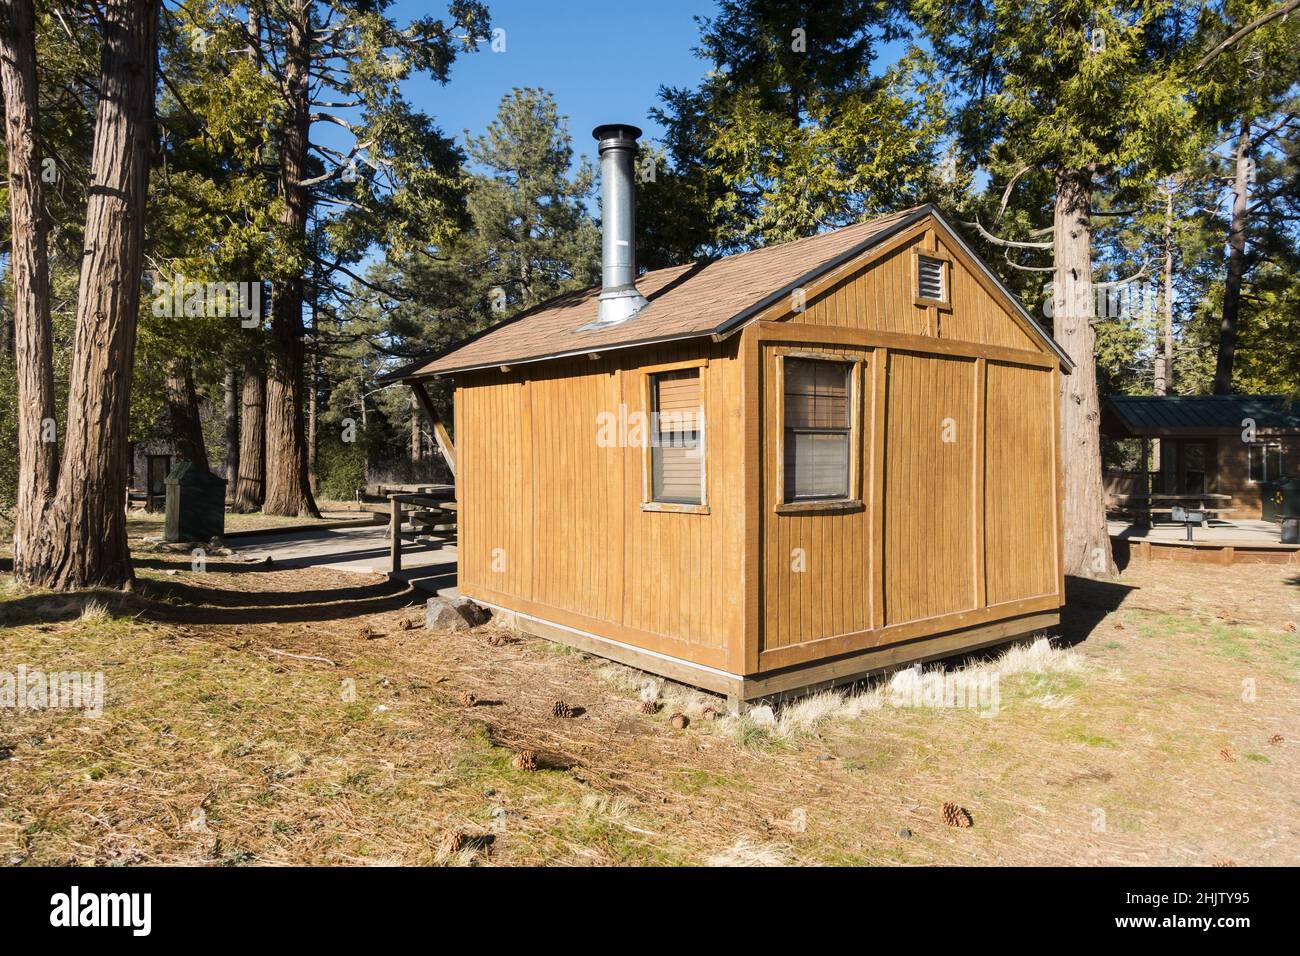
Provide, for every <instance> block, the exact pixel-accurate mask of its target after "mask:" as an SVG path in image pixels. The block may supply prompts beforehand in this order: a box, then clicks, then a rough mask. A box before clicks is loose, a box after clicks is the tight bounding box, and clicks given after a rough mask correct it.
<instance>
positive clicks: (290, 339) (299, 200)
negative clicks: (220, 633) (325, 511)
mask: <svg viewBox="0 0 1300 956" xmlns="http://www.w3.org/2000/svg"><path fill="white" fill-rule="evenodd" d="M310 7H311V4H310V3H309V2H308V0H294V4H293V9H292V12H291V13H290V15H289V17H288V22H287V23H286V25H285V34H286V40H285V55H284V73H285V88H286V95H287V98H288V104H287V105H288V116H287V119H286V121H285V126H284V135H283V140H282V142H281V144H280V196H281V198H282V199H283V200H284V215H283V216H282V217H281V220H280V221H281V223H282V224H283V225H284V226H285V227H286V228H287V231H288V232H289V234H291V235H293V236H294V237H296V238H297V240H298V241H299V242H300V243H302V244H303V245H304V246H305V245H306V237H307V190H306V189H305V188H304V187H303V185H302V180H303V179H304V178H305V176H306V170H307V131H308V127H309V125H310V108H311V103H310V96H309V92H308V83H309V79H310V77H309V68H310V65H311V49H310V43H311V18H310V15H309V13H310ZM302 305H303V276H302V272H301V271H299V272H298V273H297V274H296V275H292V276H286V277H283V278H281V279H279V280H278V281H277V282H276V285H275V292H274V294H273V295H272V302H271V338H272V343H271V351H270V355H269V361H268V362H267V373H266V500H265V501H264V502H262V510H263V511H264V512H266V513H267V514H273V515H311V516H313V517H319V516H320V512H319V511H318V510H317V509H316V502H315V500H314V499H313V498H312V493H311V487H310V485H309V484H308V482H307V442H306V436H305V430H304V428H303V421H302V418H303V415H302V413H303V387H302V368H303V341H302Z"/></svg>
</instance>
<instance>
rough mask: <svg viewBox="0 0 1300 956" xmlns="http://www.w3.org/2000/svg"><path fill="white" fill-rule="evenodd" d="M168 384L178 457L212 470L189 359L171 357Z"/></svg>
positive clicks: (170, 413)
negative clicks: (209, 465) (209, 464)
mask: <svg viewBox="0 0 1300 956" xmlns="http://www.w3.org/2000/svg"><path fill="white" fill-rule="evenodd" d="M165 386H166V392H167V411H168V415H169V417H170V418H171V425H172V441H174V442H175V443H176V451H177V453H178V455H179V457H180V458H181V459H183V460H185V461H190V462H193V463H194V464H196V465H198V466H199V467H200V468H202V469H203V470H204V471H209V470H210V468H209V467H208V448H207V444H206V443H205V442H204V440H203V421H202V419H200V417H199V400H198V396H197V395H196V394H195V393H194V375H193V373H192V372H191V370H190V362H189V359H184V358H173V359H171V360H170V361H168V363H167V379H166V383H165Z"/></svg>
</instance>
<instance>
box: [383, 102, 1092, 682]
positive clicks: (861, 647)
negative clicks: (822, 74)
mask: <svg viewBox="0 0 1300 956" xmlns="http://www.w3.org/2000/svg"><path fill="white" fill-rule="evenodd" d="M608 129H609V128H602V129H601V130H598V131H597V133H598V134H600V133H601V132H605V133H606V140H602V143H601V146H602V150H601V160H602V175H603V180H604V181H603V200H604V201H603V204H602V208H603V209H604V210H605V223H604V228H605V230H606V234H605V240H606V248H605V254H606V261H605V265H606V271H605V277H604V278H605V282H604V286H603V287H602V289H592V290H589V291H585V292H579V293H574V294H570V295H566V296H563V297H561V298H558V299H556V300H554V301H551V302H549V303H546V304H544V305H542V306H539V307H537V308H535V309H532V310H531V311H528V312H526V313H524V314H521V315H519V316H516V317H514V318H511V319H509V320H507V321H505V322H503V323H501V324H500V325H497V326H495V327H493V328H491V329H489V330H487V331H486V332H485V333H482V334H480V335H478V336H476V337H475V338H473V339H472V340H470V341H468V342H465V343H463V344H461V345H459V346H458V347H455V348H453V349H451V350H450V351H448V352H447V353H446V354H443V355H441V356H438V357H436V358H434V359H433V360H431V361H428V362H426V363H424V364H421V365H417V366H415V367H412V368H410V369H408V370H406V372H405V376H404V377H405V380H407V381H408V382H410V383H411V384H412V385H414V386H416V388H417V392H418V393H423V392H424V391H425V390H424V388H423V383H424V382H425V381H426V380H427V379H430V378H442V377H450V378H452V379H454V383H455V421H454V440H455V455H456V485H457V493H456V497H457V502H458V508H459V519H458V520H459V541H458V560H459V579H458V587H459V590H460V591H461V593H463V594H464V595H466V596H468V597H470V598H472V599H473V600H475V601H477V602H479V603H481V604H484V605H487V606H489V607H491V608H493V609H494V610H495V611H496V612H497V613H499V614H500V613H503V614H506V615H508V618H509V619H511V620H512V621H513V622H514V623H515V624H516V625H517V626H518V627H520V628H522V629H524V630H527V631H530V632H533V633H536V634H538V635H541V636H543V637H546V638H549V639H552V640H555V641H559V642H562V643H565V644H570V645H574V646H577V647H580V648H582V649H584V650H587V651H590V652H593V653H595V654H597V655H601V656H604V657H607V658H611V659H614V660H617V661H621V662H624V663H627V664H629V665H632V666H635V667H638V668H642V669H644V670H648V671H651V672H655V673H658V674H661V675H663V676H666V677H668V678H671V679H674V680H678V681H682V682H685V683H689V684H693V685H696V686H699V687H703V688H706V689H709V690H712V691H716V692H719V693H723V694H726V695H728V696H729V698H731V700H732V701H733V702H739V701H744V700H751V699H755V698H758V697H763V696H768V695H772V694H778V693H784V692H788V691H792V690H797V689H803V688H807V687H811V686H814V685H827V684H833V683H843V682H847V681H849V680H851V679H855V678H858V677H861V676H863V675H864V674H866V673H869V672H871V671H874V670H878V669H881V668H884V667H890V666H894V665H898V664H902V663H906V662H911V661H921V660H927V659H933V658H938V657H943V656H947V655H952V654H957V653H961V652H965V651H969V650H971V649H974V648H978V647H981V646H986V645H991V644H995V643H1000V642H1004V641H1007V640H1010V639H1012V638H1015V637H1018V636H1022V635H1027V634H1030V633H1033V632H1036V631H1041V630H1044V629H1048V628H1051V627H1053V626H1054V625H1056V624H1057V623H1058V621H1059V609H1060V607H1061V604H1062V603H1063V600H1064V588H1063V574H1062V556H1061V555H1062V551H1061V533H1062V532H1061V515H1062V509H1061V494H1062V492H1061V471H1060V462H1061V454H1060V452H1061V448H1060V426H1059V422H1060V415H1059V413H1058V394H1059V392H1060V388H1059V385H1060V376H1061V375H1062V374H1063V373H1065V372H1068V371H1069V368H1070V364H1069V360H1068V359H1067V358H1066V356H1065V355H1064V354H1063V353H1062V352H1061V351H1060V349H1059V348H1058V347H1057V346H1056V345H1055V343H1054V342H1053V341H1052V340H1051V338H1050V337H1049V336H1048V335H1046V334H1045V333H1044V332H1043V331H1042V329H1040V328H1039V326H1038V325H1037V324H1036V323H1035V321H1034V320H1033V319H1032V318H1031V317H1030V315H1029V314H1028V313H1027V312H1026V311H1025V309H1024V308H1023V307H1022V306H1021V305H1020V303H1019V302H1018V301H1017V300H1016V299H1015V298H1014V296H1012V295H1011V294H1010V293H1009V292H1008V291H1007V290H1006V289H1005V288H1004V287H1003V286H1002V285H1001V283H1000V282H999V281H998V279H997V278H996V277H995V276H994V274H993V273H992V272H991V271H990V270H989V269H988V268H987V267H986V266H985V265H984V264H983V263H982V262H981V261H980V260H979V258H978V257H977V256H976V255H975V254H974V253H973V252H972V251H971V249H970V248H969V247H968V246H967V245H966V243H965V242H963V240H962V239H961V237H960V236H959V235H958V234H957V233H956V231H955V230H954V229H953V228H952V227H951V226H950V225H949V223H947V222H946V221H945V220H944V218H943V217H942V216H941V215H940V214H939V212H938V211H937V210H935V209H934V208H932V207H930V206H923V207H920V208H916V209H909V210H907V211H904V212H900V213H897V214H895V215H890V216H885V217H883V218H880V219H875V220H872V221H870V222H864V223H861V224H858V225H853V226H848V227H846V228H843V229H838V230H835V231H833V232H827V233H824V234H822V235H818V236H814V237H811V238H807V239H801V240H798V241H795V242H790V243H787V244H784V245H779V246H772V247H767V248H763V249H759V250H756V251H752V252H746V253H742V254H740V255H734V256H729V257H726V258H722V259H718V260H715V261H712V262H707V263H695V264H691V265H684V266H680V267H676V268H669V269H661V270H657V271H653V272H647V273H644V274H641V275H639V276H637V275H636V273H635V271H628V270H627V266H628V264H629V263H628V262H627V261H626V260H623V261H616V262H614V263H613V265H614V267H615V268H614V269H613V281H611V268H610V266H611V263H610V256H611V255H613V256H615V257H617V256H618V255H619V254H620V251H624V252H628V251H629V246H630V241H629V240H630V238H631V237H630V233H629V234H627V237H626V238H624V237H622V236H620V235H619V234H618V232H617V229H618V228H619V226H618V223H617V222H615V224H614V226H611V219H617V217H616V215H615V213H616V212H617V208H616V204H617V200H618V196H617V195H616V196H614V197H613V199H612V200H611V196H610V186H611V182H610V180H611V176H612V175H618V173H619V170H618V169H617V167H616V166H615V168H613V169H612V170H611V166H612V165H613V164H612V163H611V162H610V157H609V155H608V154H607V150H606V141H607V140H608V138H609V136H610V134H609V133H608ZM619 129H623V130H627V129H628V128H619ZM632 132H636V131H635V130H632ZM609 151H610V152H613V149H612V148H611V149H610V150H609ZM620 158H622V157H619V156H615V157H614V159H615V160H618V159H620ZM625 218H626V219H628V220H630V218H631V217H630V215H629V216H626V217H625ZM624 226H625V227H626V228H628V229H629V230H630V222H626V223H624ZM612 230H613V231H614V233H615V234H614V240H613V241H612V242H611V241H610V240H611V235H610V233H611V231H612ZM628 258H629V259H630V258H631V256H630V254H629V255H628ZM619 269H623V270H624V271H623V272H622V273H620V272H619V271H618V270H619ZM620 275H621V276H623V277H625V278H626V277H629V276H630V277H631V278H632V279H633V280H634V285H635V293H636V295H637V296H638V297H639V296H643V297H644V300H643V302H642V304H639V305H637V307H636V308H635V310H634V311H633V312H632V314H631V315H630V316H627V317H623V315H622V314H621V312H623V311H626V308H625V306H626V304H627V303H626V301H625V300H626V299H627V297H628V295H629V292H628V283H627V282H623V283H619V282H618V281H617V280H618V278H619V277H620ZM610 299H613V300H615V301H614V302H613V304H614V306H615V309H614V314H615V318H614V319H613V320H609V321H602V320H603V319H604V318H605V312H604V306H605V305H606V304H608V300H610ZM603 300H604V301H603ZM634 304H635V303H634Z"/></svg>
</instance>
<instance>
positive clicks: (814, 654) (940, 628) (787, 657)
mask: <svg viewBox="0 0 1300 956" xmlns="http://www.w3.org/2000/svg"><path fill="white" fill-rule="evenodd" d="M1060 606H1061V602H1060V600H1059V599H1058V597H1057V596H1056V595H1055V594H1044V595H1039V596H1038V597H1032V598H1024V599H1021V600H1017V601H1008V602H1006V603H1004V604H994V605H991V606H988V607H978V608H969V609H967V610H964V611H955V612H953V613H951V614H942V615H938V616H936V617H923V618H918V619H916V620H913V621H900V622H899V623H897V624H889V625H885V626H884V627H879V628H872V629H870V630H865V631H856V632H854V633H852V634H834V635H830V636H828V637H821V638H817V639H816V640H812V641H804V642H803V643H800V644H790V645H787V646H786V647H774V648H772V649H770V650H763V651H760V652H759V655H758V659H759V673H767V672H769V671H773V670H780V669H782V668H785V667H795V666H798V665H800V664H807V663H808V662H809V661H815V660H824V659H826V658H828V657H839V656H842V655H844V654H852V653H855V652H858V651H866V650H870V649H872V648H876V647H882V646H886V645H890V644H895V643H900V642H905V641H914V640H925V639H927V638H928V637H931V636H937V635H939V634H944V633H947V632H950V631H958V630H960V631H964V630H966V629H968V628H970V627H974V626H979V625H982V624H986V623H988V622H990V621H996V620H1002V619H1004V618H1007V617H1011V616H1018V615H1021V614H1028V613H1032V612H1034V611H1047V610H1055V609H1058V608H1060Z"/></svg>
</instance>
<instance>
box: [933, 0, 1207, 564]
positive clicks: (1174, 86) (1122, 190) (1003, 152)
mask: <svg viewBox="0 0 1300 956" xmlns="http://www.w3.org/2000/svg"><path fill="white" fill-rule="evenodd" d="M1169 7H1170V4H1168V3H1164V2H1159V0H1154V2H1153V0H1139V2H1136V3H1132V4H1126V5H1115V4H1111V3H1103V2H1092V0H1089V2H1073V0H1061V2H1039V0H1033V2H1031V0H998V2H996V3H994V4H993V5H992V6H989V5H987V4H985V3H983V2H980V0H963V2H957V3H953V2H949V0H915V2H914V4H913V12H914V15H915V16H916V18H917V20H918V21H919V22H920V23H921V24H922V26H923V28H924V29H925V31H926V33H927V35H928V36H929V37H930V38H931V40H932V41H933V44H934V48H935V55H936V57H937V58H938V60H939V62H940V64H941V65H942V66H944V67H945V68H946V69H947V70H948V71H949V74H950V76H951V77H952V78H953V84H954V86H955V87H956V91H957V92H958V93H959V95H960V96H961V97H963V106H962V109H961V110H960V112H959V115H958V119H957V123H956V128H957V129H958V131H959V132H960V134H961V135H962V136H963V137H964V138H965V142H966V145H967V148H968V149H971V150H972V152H973V154H974V155H975V156H976V157H978V158H979V159H981V160H983V159H985V158H987V161H988V163H989V165H990V168H991V169H992V170H993V171H994V172H995V174H997V175H998V176H999V177H1000V178H1001V179H1002V181H1003V182H1005V183H1006V184H1007V186H1006V190H1005V191H1006V193H1007V194H1008V195H1009V196H1010V195H1011V193H1012V191H1013V190H1014V189H1016V188H1017V183H1018V182H1021V181H1023V180H1024V179H1028V178H1038V179H1040V180H1045V181H1046V184H1047V185H1048V188H1050V193H1051V199H1052V202H1051V214H1052V222H1051V225H1050V227H1046V228H1044V229H1042V230H1040V233H1041V234H1042V235H1045V236H1047V237H1048V238H1047V239H1045V240H1040V241H1036V242H1027V243H1022V247H1029V248H1037V249H1039V250H1042V251H1047V252H1050V253H1051V254H1052V260H1053V261H1052V267H1053V270H1054V271H1053V288H1052V298H1051V303H1050V304H1051V319H1052V323H1053V326H1054V334H1055V337H1056V340H1057V341H1058V342H1059V343H1060V344H1061V346H1062V348H1063V349H1064V350H1065V351H1066V353H1067V354H1068V355H1069V356H1070V358H1071V359H1072V360H1073V361H1074V363H1075V370H1074V374H1072V375H1069V376H1064V377H1063V382H1062V387H1063V395H1062V399H1063V400H1062V406H1063V411H1062V431H1063V450H1064V456H1063V457H1064V461H1065V567H1066V572H1067V573H1069V574H1075V575H1080V576H1084V577H1098V576H1106V575H1109V574H1110V573H1111V571H1112V568H1113V562H1112V559H1111V553H1110V539H1109V535H1108V533H1107V528H1106V516H1105V509H1104V501H1105V496H1104V494H1103V491H1102V482H1101V448H1100V433H1099V427H1098V426H1099V421H1100V407H1099V398H1098V390H1097V371H1096V332H1095V329H1094V324H1093V323H1094V319H1095V318H1096V314H1097V311H1096V304H1095V290H1094V287H1093V267H1094V262H1093V241H1092V235H1093V229H1094V225H1093V216H1094V211H1095V209H1096V200H1097V197H1098V195H1099V193H1100V192H1106V193H1108V194H1110V195H1112V196H1114V197H1121V196H1125V195H1126V194H1128V193H1129V192H1131V191H1132V190H1136V189H1140V188H1141V187H1142V186H1143V185H1144V184H1147V183H1149V182H1150V181H1151V180H1153V179H1154V178H1156V177H1158V176H1160V175H1164V174H1166V173H1168V172H1170V171H1172V170H1175V169H1178V168H1180V167H1181V166H1182V165H1184V164H1185V162H1186V159H1187V153H1188V149H1189V147H1191V146H1192V145H1194V133H1195V124H1194V117H1193V114H1192V108H1191V105H1190V103H1189V102H1188V95H1187V93H1188V91H1187V85H1186V80H1185V70H1184V69H1183V64H1182V63H1181V62H1180V59H1179V53H1180V52H1181V51H1180V48H1179V46H1178V45H1177V44H1176V43H1173V42H1171V41H1170V40H1169V36H1168V33H1169V31H1170V30H1171V29H1175V30H1177V29H1179V26H1178V24H1174V25H1173V26H1172V27H1171V24H1170V21H1169V20H1167V19H1165V18H1164V16H1165V14H1167V13H1168V11H1169ZM985 237H986V239H987V238H991V237H990V236H989V235H988V234H987V233H986V234H985ZM1002 244H1003V245H1005V243H1002Z"/></svg>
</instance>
